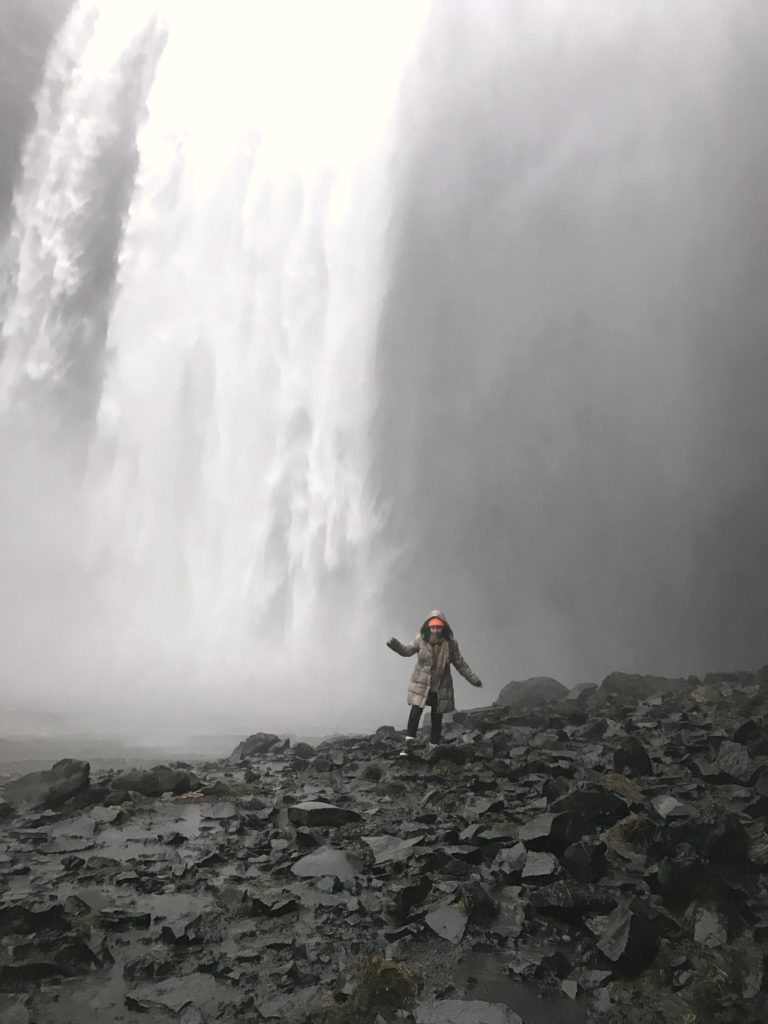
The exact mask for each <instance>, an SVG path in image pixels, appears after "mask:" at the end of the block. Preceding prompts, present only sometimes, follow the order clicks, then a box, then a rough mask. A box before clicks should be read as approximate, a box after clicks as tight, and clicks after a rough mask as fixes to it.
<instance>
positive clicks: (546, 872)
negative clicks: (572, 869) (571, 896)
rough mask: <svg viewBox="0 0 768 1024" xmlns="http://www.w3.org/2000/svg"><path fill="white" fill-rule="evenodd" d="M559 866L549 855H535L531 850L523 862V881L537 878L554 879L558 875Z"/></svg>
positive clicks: (555, 859) (554, 858)
mask: <svg viewBox="0 0 768 1024" xmlns="http://www.w3.org/2000/svg"><path fill="white" fill-rule="evenodd" d="M558 870H559V864H558V861H557V857H555V856H554V855H553V854H551V853H536V852H535V851H533V850H531V851H529V853H528V856H527V857H526V860H525V867H524V868H523V879H524V880H526V879H527V880H529V881H530V880H534V879H537V878H542V879H544V878H554V877H555V875H556V874H557V873H558Z"/></svg>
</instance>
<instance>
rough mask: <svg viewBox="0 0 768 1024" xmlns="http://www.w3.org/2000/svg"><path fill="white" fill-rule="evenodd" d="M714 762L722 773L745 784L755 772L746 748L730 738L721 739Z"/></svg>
mask: <svg viewBox="0 0 768 1024" xmlns="http://www.w3.org/2000/svg"><path fill="white" fill-rule="evenodd" d="M715 764H716V765H717V767H718V768H719V769H720V771H721V772H722V773H723V775H727V776H728V778H730V779H733V780H734V781H735V782H741V783H743V784H747V783H748V782H749V781H750V780H751V778H752V776H753V775H754V773H755V767H754V765H753V763H752V758H751V757H750V756H749V753H748V751H747V748H746V747H744V746H742V744H741V743H733V742H731V741H730V740H723V742H722V743H721V744H720V749H719V750H718V752H717V758H716V760H715Z"/></svg>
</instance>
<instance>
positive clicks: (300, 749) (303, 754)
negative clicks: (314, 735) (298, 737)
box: [293, 743, 315, 761]
mask: <svg viewBox="0 0 768 1024" xmlns="http://www.w3.org/2000/svg"><path fill="white" fill-rule="evenodd" d="M293 756H294V757H300V758H301V759H302V760H304V761H308V760H309V759H310V758H311V757H314V756H315V748H314V747H312V746H310V744H309V743H296V744H295V745H294V747H293Z"/></svg>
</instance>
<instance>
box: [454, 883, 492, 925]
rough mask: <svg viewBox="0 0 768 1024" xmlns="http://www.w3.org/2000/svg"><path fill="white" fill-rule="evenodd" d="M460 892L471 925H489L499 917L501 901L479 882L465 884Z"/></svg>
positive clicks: (460, 888)
mask: <svg viewBox="0 0 768 1024" xmlns="http://www.w3.org/2000/svg"><path fill="white" fill-rule="evenodd" d="M459 891H460V892H461V898H462V902H463V904H464V907H465V908H466V911H467V915H468V917H469V921H470V923H471V924H489V923H490V922H491V921H493V920H494V918H496V917H497V916H498V913H499V909H500V906H499V901H498V900H496V899H494V897H493V896H491V894H490V893H489V892H488V890H487V889H486V888H485V887H484V886H482V885H480V883H479V882H465V883H463V884H462V885H461V886H460V887H459Z"/></svg>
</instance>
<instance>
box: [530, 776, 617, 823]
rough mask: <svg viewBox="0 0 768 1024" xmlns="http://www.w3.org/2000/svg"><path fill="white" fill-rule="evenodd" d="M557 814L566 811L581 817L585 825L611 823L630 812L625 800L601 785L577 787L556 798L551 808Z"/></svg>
mask: <svg viewBox="0 0 768 1024" xmlns="http://www.w3.org/2000/svg"><path fill="white" fill-rule="evenodd" d="M550 810H551V811H553V812H554V813H555V814H560V813H566V814H572V815H575V816H577V817H579V818H581V819H582V820H583V822H584V825H585V826H586V825H594V824H598V823H599V824H604V825H607V824H610V823H611V822H616V821H619V820H620V819H621V818H624V817H625V816H626V815H627V814H628V813H629V806H628V805H627V802H626V801H625V800H622V799H621V797H619V796H617V795H616V794H615V793H609V792H608V791H607V790H605V789H601V788H599V787H594V786H593V787H589V788H585V789H576V790H574V791H573V792H572V793H568V794H567V795H566V796H563V797H560V799H559V800H555V801H554V803H553V804H552V805H551V808H550Z"/></svg>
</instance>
